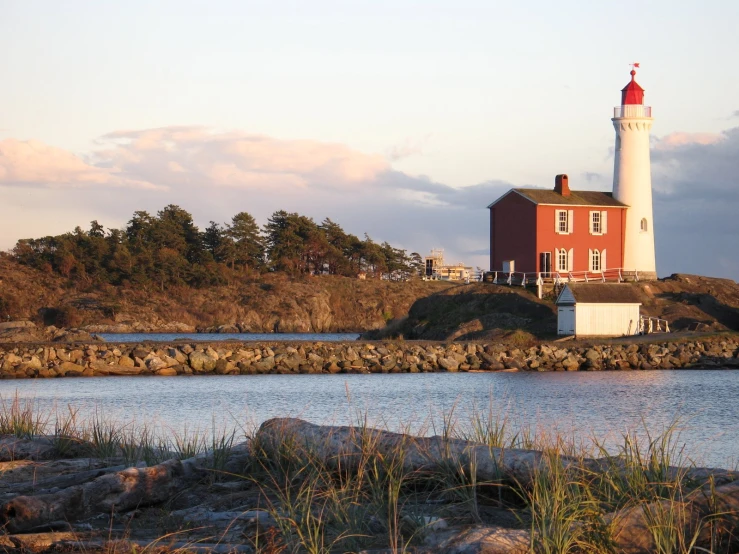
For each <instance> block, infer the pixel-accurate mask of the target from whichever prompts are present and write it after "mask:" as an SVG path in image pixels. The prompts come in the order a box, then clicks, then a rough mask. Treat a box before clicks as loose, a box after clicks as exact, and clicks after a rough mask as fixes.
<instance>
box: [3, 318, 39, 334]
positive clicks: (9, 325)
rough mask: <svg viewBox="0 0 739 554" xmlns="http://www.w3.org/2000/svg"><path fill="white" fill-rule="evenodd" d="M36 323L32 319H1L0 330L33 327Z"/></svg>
mask: <svg viewBox="0 0 739 554" xmlns="http://www.w3.org/2000/svg"><path fill="white" fill-rule="evenodd" d="M35 328H36V324H35V323H34V322H33V321H26V320H20V321H3V322H2V323H0V331H5V330H7V329H35Z"/></svg>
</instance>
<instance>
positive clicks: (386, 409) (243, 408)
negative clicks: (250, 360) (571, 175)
mask: <svg viewBox="0 0 739 554" xmlns="http://www.w3.org/2000/svg"><path fill="white" fill-rule="evenodd" d="M16 391H17V392H18V394H19V395H20V397H21V398H27V399H33V400H34V401H35V402H38V403H39V405H40V407H41V408H53V407H54V406H56V407H57V408H61V409H64V410H66V406H67V405H71V406H74V407H76V408H78V409H79V410H80V413H81V414H89V413H91V412H94V410H96V409H97V410H103V412H104V415H105V417H106V418H115V419H118V420H122V421H127V422H128V421H132V420H135V421H137V422H142V421H147V422H150V423H151V422H158V424H161V425H162V426H166V427H171V428H173V429H175V430H179V431H181V430H182V429H183V425H184V424H185V423H187V425H188V427H189V428H190V429H193V428H194V427H196V426H199V427H200V428H201V429H210V428H211V426H212V424H213V422H215V423H216V425H217V426H218V427H219V428H223V427H224V426H225V427H228V428H232V429H233V428H239V427H249V426H253V425H258V424H259V423H261V422H263V421H264V420H266V419H268V418H271V417H278V416H279V417H284V416H295V417H301V418H304V419H307V420H309V421H312V422H315V423H338V424H347V423H351V422H352V421H355V420H356V419H355V418H356V417H357V414H358V413H366V414H367V415H368V418H369V420H370V421H371V422H372V423H373V424H376V425H379V426H383V427H388V428H391V429H399V428H401V427H402V426H404V425H410V427H411V430H412V431H414V432H421V433H426V434H435V432H434V425H435V426H436V428H435V431H436V433H438V432H439V430H440V421H441V416H442V414H444V413H446V414H449V413H450V412H453V413H454V415H455V416H456V417H457V418H458V421H459V425H462V426H463V425H464V424H465V422H466V420H467V418H468V416H469V414H470V412H471V411H473V410H474V408H475V407H477V408H478V409H480V410H484V411H487V410H488V407H489V406H492V410H493V413H494V414H495V415H499V416H501V417H505V418H507V420H508V421H509V425H510V428H511V429H512V430H513V429H517V428H521V427H522V426H533V427H535V428H536V429H537V430H539V431H559V432H561V433H564V434H566V435H570V436H574V437H576V438H579V439H582V440H587V439H588V438H589V437H591V436H593V435H595V436H597V437H599V438H601V439H605V440H606V441H608V443H609V444H611V445H612V444H614V443H615V442H617V440H618V438H619V437H620V436H621V433H622V432H625V431H628V430H637V431H638V430H643V428H644V425H643V423H642V420H643V421H644V422H646V425H647V426H648V428H649V430H650V432H652V433H657V432H659V431H660V430H661V429H664V427H665V426H666V425H668V424H669V423H670V422H671V421H673V420H674V419H675V418H680V443H681V444H683V443H684V444H685V445H686V453H687V454H689V455H690V456H691V457H692V458H693V459H694V460H695V461H696V462H698V463H701V464H705V465H713V466H722V467H729V466H731V467H733V466H734V465H735V463H736V462H737V461H739V402H737V399H739V371H731V370H724V371H721V370H700V371H633V372H593V373H590V372H588V373H585V372H579V373H421V374H391V375H252V376H212V377H205V376H200V377H186V376H181V377H167V378H155V377H103V378H81V379H43V380H35V381H30V380H28V381H0V395H2V397H3V399H4V400H5V401H7V399H8V398H9V397H11V396H12V395H13V394H15V392H16Z"/></svg>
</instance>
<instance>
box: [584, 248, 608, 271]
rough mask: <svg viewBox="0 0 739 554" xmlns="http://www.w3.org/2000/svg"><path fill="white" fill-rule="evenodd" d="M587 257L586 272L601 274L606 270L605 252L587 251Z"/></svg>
mask: <svg viewBox="0 0 739 554" xmlns="http://www.w3.org/2000/svg"><path fill="white" fill-rule="evenodd" d="M588 257H589V259H590V261H589V263H588V266H589V267H588V271H590V272H591V273H603V272H604V271H605V270H606V269H607V267H606V251H605V250H588Z"/></svg>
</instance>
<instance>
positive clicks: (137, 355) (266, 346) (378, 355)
mask: <svg viewBox="0 0 739 554" xmlns="http://www.w3.org/2000/svg"><path fill="white" fill-rule="evenodd" d="M669 338H671V337H668V336H664V337H662V340H655V341H649V342H622V343H610V342H601V343H594V344H593V343H589V344H586V343H575V342H573V343H567V342H563V343H557V342H554V343H542V344H538V345H534V346H528V345H520V346H516V345H511V344H501V343H485V342H480V343H473V342H469V343H454V342H410V341H361V340H357V341H352V342H316V341H286V342H274V341H260V342H233V341H223V342H220V341H219V342H207V343H204V342H199V341H192V340H190V341H185V342H182V341H174V342H168V343H155V342H148V341H146V342H141V343H105V342H94V343H66V344H60V343H15V344H8V343H5V344H0V379H28V378H56V377H95V376H120V375H141V376H174V375H265V374H337V373H376V374H384V373H430V372H452V373H454V372H468V371H474V372H496V371H531V372H534V371H537V372H544V371H633V370H637V371H638V370H652V369H664V370H671V369H732V368H739V339H738V338H737V337H734V336H717V337H702V338H697V337H692V338H691V337H684V338H680V339H678V340H674V339H673V340H665V339H669Z"/></svg>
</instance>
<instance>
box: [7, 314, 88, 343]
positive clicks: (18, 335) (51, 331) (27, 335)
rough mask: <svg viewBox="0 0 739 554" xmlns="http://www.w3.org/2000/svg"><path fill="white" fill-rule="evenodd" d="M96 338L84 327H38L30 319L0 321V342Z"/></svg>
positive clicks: (80, 340)
mask: <svg viewBox="0 0 739 554" xmlns="http://www.w3.org/2000/svg"><path fill="white" fill-rule="evenodd" d="M95 340H96V339H95V337H93V336H92V335H91V334H90V333H88V332H87V331H86V330H84V329H57V328H56V327H54V326H53V325H50V326H49V327H45V328H39V327H37V326H36V324H35V323H33V322H32V321H25V320H21V321H7V322H4V323H0V343H21V342H39V341H48V342H94V341H95Z"/></svg>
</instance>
